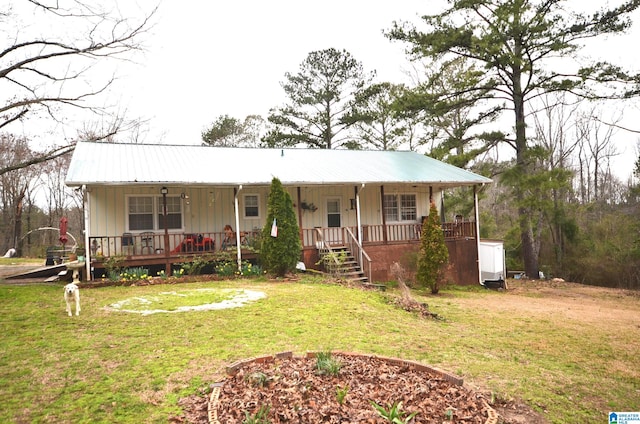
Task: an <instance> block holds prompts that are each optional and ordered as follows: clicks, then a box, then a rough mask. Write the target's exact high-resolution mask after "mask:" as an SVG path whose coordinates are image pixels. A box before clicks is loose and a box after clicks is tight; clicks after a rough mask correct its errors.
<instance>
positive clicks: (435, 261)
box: [416, 202, 449, 294]
mask: <svg viewBox="0 0 640 424" xmlns="http://www.w3.org/2000/svg"><path fill="white" fill-rule="evenodd" d="M448 262H449V250H447V245H446V244H445V242H444V234H443V232H442V225H441V224H440V218H439V217H438V210H437V209H436V205H435V204H434V203H433V202H431V208H430V209H429V216H428V217H427V219H425V220H424V223H423V224H422V237H421V239H420V252H419V253H418V272H417V275H416V279H417V281H418V284H420V286H422V287H429V288H430V289H431V293H433V294H436V293H438V291H439V290H440V281H441V280H442V276H443V275H442V274H443V273H444V268H445V266H446V265H447V263H448Z"/></svg>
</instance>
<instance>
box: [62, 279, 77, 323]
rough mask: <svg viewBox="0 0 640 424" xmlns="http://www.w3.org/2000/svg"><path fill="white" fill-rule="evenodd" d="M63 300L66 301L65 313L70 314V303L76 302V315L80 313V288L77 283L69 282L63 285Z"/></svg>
mask: <svg viewBox="0 0 640 424" xmlns="http://www.w3.org/2000/svg"><path fill="white" fill-rule="evenodd" d="M64 301H65V302H66V303H67V313H68V314H69V316H71V304H72V303H73V302H75V303H76V315H80V289H79V288H78V285H77V284H74V283H69V284H67V285H66V286H64Z"/></svg>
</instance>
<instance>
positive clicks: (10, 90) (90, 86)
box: [0, 0, 155, 175]
mask: <svg viewBox="0 0 640 424" xmlns="http://www.w3.org/2000/svg"><path fill="white" fill-rule="evenodd" d="M27 7H30V10H28V11H26V9H25V8H27ZM105 7H109V8H110V9H105V8H103V6H101V3H100V2H96V3H95V4H92V3H90V0H88V1H80V0H57V1H50V2H47V1H44V0H43V1H40V0H28V2H21V3H19V4H16V5H14V7H11V6H6V5H5V6H0V24H1V27H2V30H0V87H2V89H1V90H0V93H2V94H0V130H3V131H7V130H10V129H11V126H12V125H14V124H16V123H18V122H20V121H24V120H26V119H27V118H29V119H39V120H41V119H45V120H46V121H48V122H52V123H53V124H55V125H65V118H66V117H67V116H68V110H69V108H72V109H76V111H77V110H82V111H87V112H90V113H95V114H98V115H101V116H104V115H105V114H107V112H108V111H107V109H108V107H106V106H104V105H99V104H98V102H97V101H96V99H97V98H98V96H100V95H101V94H103V93H105V91H106V90H107V89H108V88H109V87H110V86H111V85H112V84H113V82H114V80H115V76H114V75H107V76H104V75H105V74H102V76H99V75H98V74H97V71H98V69H97V68H99V67H98V65H99V64H102V63H104V62H105V61H108V60H130V59H131V53H133V52H135V51H137V50H140V49H141V38H142V37H143V35H144V34H145V32H146V31H147V29H148V27H149V26H150V19H151V18H152V16H153V15H154V13H155V9H154V10H152V11H151V12H150V13H149V14H146V15H145V16H143V17H142V18H139V19H134V18H127V17H123V16H121V14H120V12H119V11H118V10H119V9H118V8H117V7H114V5H113V4H111V3H110V2H109V4H108V6H105ZM18 8H20V9H21V10H20V12H22V13H25V14H27V13H28V14H29V18H30V19H31V20H35V21H36V24H35V25H34V24H33V22H31V25H27V24H22V23H21V19H20V18H21V16H20V12H18V11H17V9H18ZM34 27H37V28H38V30H37V32H35V33H34V30H33V28H34ZM109 74H111V72H109ZM104 136H105V135H104V134H102V135H100V136H99V137H98V138H104ZM74 144H75V143H74V142H73V141H65V142H63V143H61V144H58V143H56V144H54V145H53V146H51V147H49V148H47V149H45V150H44V151H42V152H40V153H38V154H36V155H33V156H32V157H30V158H29V159H26V158H25V160H22V161H18V162H15V163H13V164H11V165H8V164H6V163H3V165H2V166H0V175H2V174H4V173H7V172H10V171H12V170H16V169H20V168H24V167H28V166H30V165H33V164H36V163H40V162H44V161H46V160H49V159H52V158H55V157H58V156H61V155H64V154H65V153H67V152H69V151H70V150H72V149H73V147H74Z"/></svg>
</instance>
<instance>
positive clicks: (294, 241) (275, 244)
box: [260, 178, 302, 277]
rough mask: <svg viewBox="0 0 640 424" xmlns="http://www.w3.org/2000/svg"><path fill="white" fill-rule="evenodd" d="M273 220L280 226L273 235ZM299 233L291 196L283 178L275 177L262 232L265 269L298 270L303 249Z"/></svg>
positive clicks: (279, 272)
mask: <svg viewBox="0 0 640 424" xmlns="http://www.w3.org/2000/svg"><path fill="white" fill-rule="evenodd" d="M274 220H275V223H276V226H277V236H275V237H274V236H273V235H272V225H273V223H274ZM299 233H300V230H299V227H298V221H297V219H296V213H295V210H294V209H293V201H292V200H291V196H289V193H287V192H286V191H285V190H284V188H283V187H282V183H281V182H280V180H278V179H277V178H274V179H273V180H272V181H271V190H270V191H269V200H268V202H267V222H266V224H265V227H264V228H263V229H262V236H261V238H262V245H261V247H260V259H261V263H262V266H263V267H264V269H265V271H267V272H269V273H271V274H274V275H276V276H279V277H282V276H284V275H285V274H287V273H288V272H292V271H295V269H296V265H297V264H298V262H299V261H300V256H301V253H302V246H301V244H300V234H299Z"/></svg>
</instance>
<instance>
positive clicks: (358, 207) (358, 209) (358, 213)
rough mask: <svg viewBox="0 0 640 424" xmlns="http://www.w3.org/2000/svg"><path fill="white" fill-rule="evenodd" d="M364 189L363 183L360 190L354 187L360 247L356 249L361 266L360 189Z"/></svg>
mask: <svg viewBox="0 0 640 424" xmlns="http://www.w3.org/2000/svg"><path fill="white" fill-rule="evenodd" d="M361 190H364V183H362V187H360V190H358V189H357V188H356V220H357V222H358V244H360V249H358V250H359V251H360V258H359V262H358V263H359V264H360V266H362V249H363V248H362V219H361V217H360V191H361Z"/></svg>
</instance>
